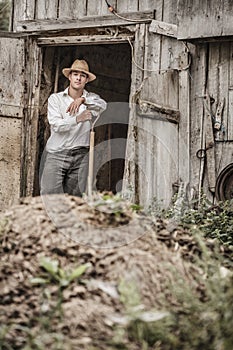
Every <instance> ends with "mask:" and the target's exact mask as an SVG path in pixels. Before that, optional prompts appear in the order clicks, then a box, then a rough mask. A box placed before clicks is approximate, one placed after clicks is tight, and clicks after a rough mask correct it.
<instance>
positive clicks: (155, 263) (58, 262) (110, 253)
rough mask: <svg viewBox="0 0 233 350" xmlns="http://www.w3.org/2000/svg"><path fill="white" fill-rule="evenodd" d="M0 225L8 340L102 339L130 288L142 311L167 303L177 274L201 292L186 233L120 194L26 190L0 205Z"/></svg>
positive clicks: (1, 318)
mask: <svg viewBox="0 0 233 350" xmlns="http://www.w3.org/2000/svg"><path fill="white" fill-rule="evenodd" d="M0 230H1V231H0V232H1V234H0V244H1V247H0V259H1V267H0V290H1V299H0V322H1V324H2V325H4V327H3V328H2V330H1V333H2V334H3V333H4V336H3V335H2V339H4V340H2V341H3V343H4V341H5V343H7V344H8V345H9V348H10V349H11V348H13V349H21V348H23V346H26V345H28V344H34V345H33V346H35V344H36V345H37V346H38V348H39V346H42V345H43V346H44V347H45V346H47V347H49V348H50V349H58V348H59V349H60V348H61V349H80V347H81V346H82V347H83V349H85V348H87V349H90V346H97V348H98V349H102V348H103V347H101V339H112V338H113V336H114V327H113V325H114V322H115V321H114V320H116V319H118V321H119V322H121V320H122V319H123V318H122V315H123V314H124V312H125V308H126V307H127V305H126V304H127V303H128V304H130V303H131V304H132V305H133V303H135V304H136V302H134V300H133V299H134V298H135V295H138V300H137V304H140V305H141V306H140V307H141V308H142V309H143V310H145V311H146V310H150V309H151V308H152V307H153V308H154V307H156V308H157V310H162V309H163V300H164V299H166V300H170V302H171V303H173V302H174V303H175V302H176V301H175V300H173V294H172V291H171V288H172V287H171V286H172V285H174V284H175V283H176V281H177V280H180V281H182V280H183V281H185V283H188V284H191V285H192V287H193V290H194V292H196V293H198V294H199V295H200V296H201V293H202V287H201V285H200V284H199V282H198V275H199V274H201V273H202V272H201V271H200V270H199V269H198V268H197V267H195V265H194V264H192V263H190V260H192V258H193V254H194V253H195V251H197V252H198V249H199V248H198V245H197V244H196V242H195V241H194V239H193V237H191V236H190V235H189V234H188V233H187V232H185V231H184V230H183V229H181V228H179V227H177V226H176V225H175V224H174V223H169V222H165V221H162V220H151V219H149V218H148V217H146V216H145V215H143V214H142V213H141V214H140V213H136V212H135V211H134V210H132V207H131V206H130V205H129V204H127V203H126V204H125V203H123V202H118V203H113V202H111V201H99V202H98V203H97V204H96V203H95V204H94V205H93V203H92V205H90V204H88V203H87V202H86V201H84V200H82V199H79V198H76V197H71V196H62V195H61V196H60V195H54V196H48V197H45V198H43V199H41V198H40V197H36V198H26V199H24V200H22V202H21V204H19V205H18V206H15V207H12V208H10V209H8V210H7V211H6V212H5V213H4V214H1V217H0ZM46 264H47V265H46ZM83 264H87V265H85V266H84V267H83V271H81V270H77V268H78V267H79V266H80V265H83ZM84 271H85V272H84ZM72 272H74V274H73V277H72V278H71V277H70V276H71V275H72ZM79 275H80V276H79ZM130 293H131V294H130ZM5 343H4V344H5ZM64 343H65V344H66V345H65V347H62V344H64ZM59 344H60V345H59ZM10 346H11V347H10ZM31 346H32V345H31ZM33 346H32V348H36V346H35V347H33ZM59 346H61V347H59ZM132 346H133V345H132ZM135 346H136V345H135ZM5 348H7V347H5ZM42 348H43V347H42ZM135 348H136V347H135ZM3 349H4V346H3ZM132 349H133V347H132Z"/></svg>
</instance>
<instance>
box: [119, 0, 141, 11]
mask: <svg viewBox="0 0 233 350" xmlns="http://www.w3.org/2000/svg"><path fill="white" fill-rule="evenodd" d="M135 11H138V0H134V1H132V0H117V12H135Z"/></svg>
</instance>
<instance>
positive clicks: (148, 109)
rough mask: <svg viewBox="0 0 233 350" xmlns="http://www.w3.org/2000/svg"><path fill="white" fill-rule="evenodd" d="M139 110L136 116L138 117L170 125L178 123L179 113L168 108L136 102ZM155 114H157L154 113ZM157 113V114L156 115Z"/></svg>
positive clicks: (142, 101) (145, 102)
mask: <svg viewBox="0 0 233 350" xmlns="http://www.w3.org/2000/svg"><path fill="white" fill-rule="evenodd" d="M138 102H139V109H138V114H139V115H140V116H144V117H148V118H154V119H158V118H159V119H162V120H167V121H169V122H172V123H179V121H180V111H179V110H178V109H174V108H171V107H169V106H164V105H159V104H157V103H154V102H150V101H144V100H140V99H139V100H138ZM155 112H157V113H155ZM158 113H159V114H158Z"/></svg>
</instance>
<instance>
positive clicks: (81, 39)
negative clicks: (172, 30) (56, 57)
mask: <svg viewBox="0 0 233 350" xmlns="http://www.w3.org/2000/svg"><path fill="white" fill-rule="evenodd" d="M128 38H129V39H132V38H133V35H126V34H125V35H124V34H121V35H119V36H116V37H115V36H111V35H72V36H59V37H58V36H53V37H44V38H43V37H42V38H39V39H38V40H37V44H38V45H39V46H67V45H68V46H71V45H90V44H118V43H122V42H128Z"/></svg>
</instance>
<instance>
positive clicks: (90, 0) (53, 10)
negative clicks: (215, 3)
mask: <svg viewBox="0 0 233 350" xmlns="http://www.w3.org/2000/svg"><path fill="white" fill-rule="evenodd" d="M176 1H177V0H172V1H171V0H143V1H141V0H134V1H131V0H111V1H110V4H111V5H112V6H113V7H114V8H115V9H116V10H117V11H118V12H119V13H121V14H125V15H126V17H128V18H133V19H137V18H138V16H137V13H139V14H140V13H142V14H143V12H144V11H150V12H151V13H152V16H151V19H152V18H153V14H154V13H155V16H156V19H157V20H164V21H167V22H169V23H174V24H176ZM13 3H14V7H13V8H14V13H13V21H12V23H13V28H12V29H13V30H14V31H33V32H35V31H41V30H49V29H50V30H59V26H60V29H70V28H74V29H75V28H79V27H82V26H83V24H82V20H84V19H85V18H91V19H92V24H93V19H94V18H96V21H95V25H97V22H98V17H99V24H100V23H101V22H102V25H104V24H105V23H104V22H105V21H106V20H107V19H106V16H107V18H108V19H110V20H111V19H112V20H113V21H115V22H116V21H119V18H117V17H115V16H114V15H113V14H111V13H110V12H109V10H108V7H107V5H106V2H105V0H98V1H97V0H80V1H76V0H71V1H69V2H68V1H65V0H59V1H58V0H40V1H37V0H24V1H16V0H13ZM131 14H133V16H130V15H131ZM101 16H102V18H101ZM103 16H104V17H103ZM142 18H145V19H146V18H147V16H146V15H144V16H142ZM75 19H76V20H77V19H78V20H80V23H77V21H74V20H75ZM47 20H51V21H52V22H50V24H49V23H47V22H46V21H47ZM58 20H59V21H58ZM67 20H71V21H73V22H67ZM121 23H122V24H123V25H127V24H129V22H127V21H125V20H121ZM133 23H134V22H133V21H132V24H133ZM87 24H88V25H89V26H90V23H89V22H88V23H87ZM108 24H109V25H114V23H111V21H110V22H109V21H107V25H108ZM63 27H64V28H63Z"/></svg>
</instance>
